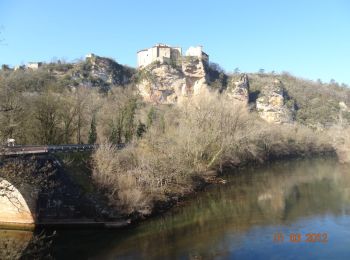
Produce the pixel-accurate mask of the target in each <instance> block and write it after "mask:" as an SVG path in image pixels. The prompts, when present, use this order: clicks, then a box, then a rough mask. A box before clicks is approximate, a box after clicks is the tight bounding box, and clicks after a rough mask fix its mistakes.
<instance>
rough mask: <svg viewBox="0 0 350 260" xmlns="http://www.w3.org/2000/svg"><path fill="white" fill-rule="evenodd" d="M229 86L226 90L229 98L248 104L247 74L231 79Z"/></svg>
mask: <svg viewBox="0 0 350 260" xmlns="http://www.w3.org/2000/svg"><path fill="white" fill-rule="evenodd" d="M230 85H231V86H230V87H229V88H228V89H227V90H226V94H227V96H228V97H229V98H230V99H233V100H238V101H240V102H244V103H245V104H248V102H249V80H248V76H247V74H242V75H241V77H240V79H239V80H238V81H234V80H232V82H231V84H230Z"/></svg>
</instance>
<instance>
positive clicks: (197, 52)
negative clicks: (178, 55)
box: [186, 46, 209, 63]
mask: <svg viewBox="0 0 350 260" xmlns="http://www.w3.org/2000/svg"><path fill="white" fill-rule="evenodd" d="M186 56H189V57H198V58H199V59H201V60H202V61H204V62H205V63H209V55H208V54H206V53H205V52H204V51H203V46H196V47H192V46H191V47H190V48H188V50H187V51H186Z"/></svg>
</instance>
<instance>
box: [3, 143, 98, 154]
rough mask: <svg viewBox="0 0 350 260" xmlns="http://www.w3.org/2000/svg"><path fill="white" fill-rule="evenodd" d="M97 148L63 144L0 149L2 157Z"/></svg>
mask: <svg viewBox="0 0 350 260" xmlns="http://www.w3.org/2000/svg"><path fill="white" fill-rule="evenodd" d="M96 148H98V145H92V144H72V145H70V144H65V145H16V146H11V147H9V146H5V147H2V149H1V148H0V154H2V155H22V154H45V153H56V152H74V151H90V150H94V149H96Z"/></svg>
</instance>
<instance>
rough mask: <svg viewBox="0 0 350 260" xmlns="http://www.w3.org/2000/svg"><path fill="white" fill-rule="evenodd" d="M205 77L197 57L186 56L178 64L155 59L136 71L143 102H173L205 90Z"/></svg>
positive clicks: (206, 86)
mask: <svg viewBox="0 0 350 260" xmlns="http://www.w3.org/2000/svg"><path fill="white" fill-rule="evenodd" d="M206 76H207V75H206V72H205V65H204V63H203V61H202V60H201V59H198V58H195V57H186V58H185V59H184V60H183V61H182V64H181V67H178V66H175V65H169V64H166V63H160V62H155V63H152V64H150V65H148V66H146V67H145V68H143V69H141V70H139V71H138V82H137V84H136V86H137V89H138V91H139V93H140V95H141V96H142V97H143V99H144V100H145V101H149V102H152V103H160V104H174V103H177V102H181V100H182V99H184V98H187V97H191V96H193V95H198V94H199V93H202V92H203V91H207V90H208V88H209V86H208V84H207V79H206Z"/></svg>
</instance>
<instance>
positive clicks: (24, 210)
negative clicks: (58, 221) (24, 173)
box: [0, 178, 37, 227]
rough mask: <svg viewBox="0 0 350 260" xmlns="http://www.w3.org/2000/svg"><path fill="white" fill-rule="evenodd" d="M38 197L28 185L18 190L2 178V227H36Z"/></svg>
mask: <svg viewBox="0 0 350 260" xmlns="http://www.w3.org/2000/svg"><path fill="white" fill-rule="evenodd" d="M36 204H37V195H36V194H34V192H33V190H31V189H30V187H29V186H28V187H27V185H25V184H24V185H21V187H20V188H19V189H18V188H17V187H15V186H14V185H13V184H12V183H10V182H9V181H7V180H5V179H3V178H0V205H1V209H0V225H2V226H21V227H34V224H35V222H36V214H35V212H36Z"/></svg>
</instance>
